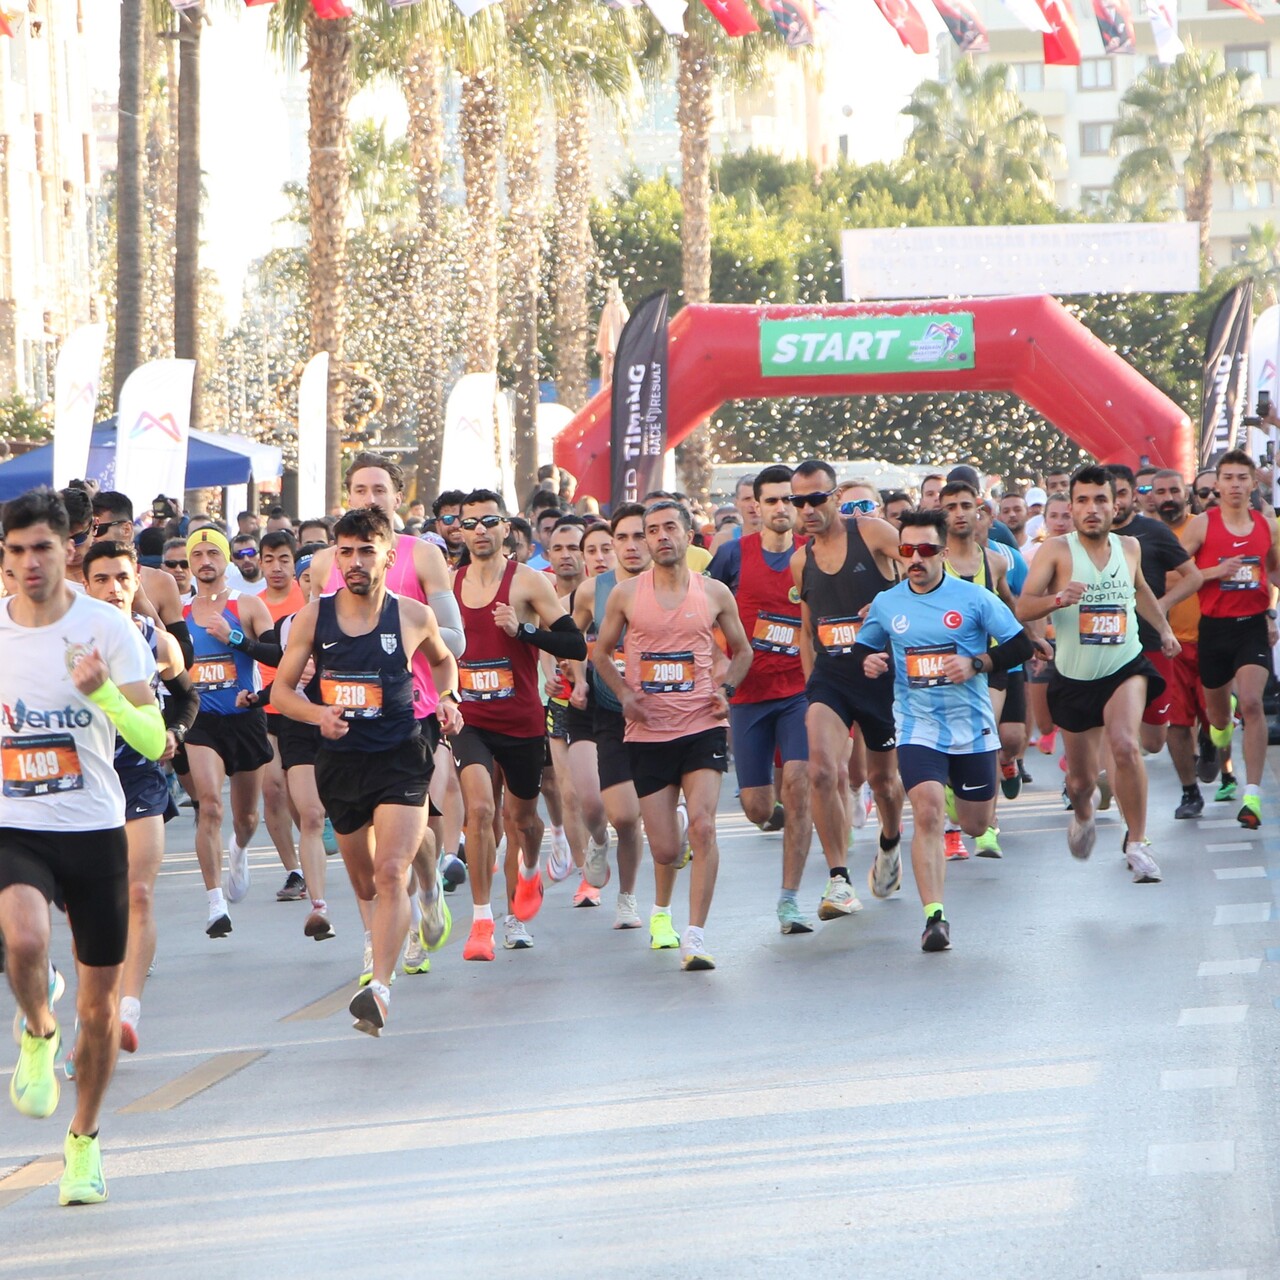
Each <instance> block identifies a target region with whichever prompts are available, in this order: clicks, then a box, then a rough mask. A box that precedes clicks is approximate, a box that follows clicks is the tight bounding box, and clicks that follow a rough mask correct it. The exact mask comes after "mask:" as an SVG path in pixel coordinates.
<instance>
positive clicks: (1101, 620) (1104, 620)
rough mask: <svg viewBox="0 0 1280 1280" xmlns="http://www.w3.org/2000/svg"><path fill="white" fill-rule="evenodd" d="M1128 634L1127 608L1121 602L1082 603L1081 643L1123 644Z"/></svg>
mask: <svg viewBox="0 0 1280 1280" xmlns="http://www.w3.org/2000/svg"><path fill="white" fill-rule="evenodd" d="M1128 634H1129V610H1128V609H1127V608H1126V607H1125V606H1124V605H1122V604H1082V605H1081V606H1080V643H1081V644H1124V642H1125V638H1126V637H1127V636H1128Z"/></svg>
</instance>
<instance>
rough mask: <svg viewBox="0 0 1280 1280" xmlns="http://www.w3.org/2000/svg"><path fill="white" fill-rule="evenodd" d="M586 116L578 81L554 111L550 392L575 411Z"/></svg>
mask: <svg viewBox="0 0 1280 1280" xmlns="http://www.w3.org/2000/svg"><path fill="white" fill-rule="evenodd" d="M590 203H591V115H590V111H589V109H588V105H587V96H586V93H585V92H584V91H583V88H582V86H581V85H577V86H575V91H574V92H573V94H572V95H571V96H570V97H568V98H567V99H566V100H565V101H564V102H562V103H561V104H560V106H559V107H558V109H557V112H556V220H555V258H556V282H555V289H556V314H555V330H554V339H555V358H556V393H557V398H558V399H559V401H560V403H561V404H563V405H566V406H568V408H570V409H573V410H574V411H575V412H576V411H577V410H578V409H581V408H582V406H583V405H584V404H586V403H587V345H588V341H589V334H588V330H589V327H590V315H589V308H588V305H587V287H588V284H589V283H590V279H591V263H592V259H593V258H594V256H595V245H594V244H593V243H592V240H591V217H590V212H591V210H590Z"/></svg>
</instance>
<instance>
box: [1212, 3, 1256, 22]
mask: <svg viewBox="0 0 1280 1280" xmlns="http://www.w3.org/2000/svg"><path fill="white" fill-rule="evenodd" d="M1222 2H1223V4H1229V5H1231V7H1232V8H1233V9H1239V10H1240V12H1241V13H1243V14H1244V16H1245V17H1246V18H1248V19H1249V21H1250V22H1261V21H1262V15H1261V14H1260V13H1259V12H1258V11H1257V9H1255V8H1254V7H1253V5H1251V4H1250V3H1249V0H1222Z"/></svg>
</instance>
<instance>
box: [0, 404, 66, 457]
mask: <svg viewBox="0 0 1280 1280" xmlns="http://www.w3.org/2000/svg"><path fill="white" fill-rule="evenodd" d="M52 439H53V423H52V422H50V421H49V419H48V418H47V417H46V416H45V415H44V414H43V413H41V412H40V407H39V406H38V405H35V404H32V403H31V401H30V400H28V399H27V398H26V396H24V395H22V394H20V393H19V392H16V391H15V392H14V393H13V395H11V396H9V397H8V398H7V399H5V400H0V440H3V441H4V442H5V443H6V444H12V443H15V442H18V441H32V442H35V443H39V444H44V443H45V442H46V441H49V440H52Z"/></svg>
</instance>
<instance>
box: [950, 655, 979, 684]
mask: <svg viewBox="0 0 1280 1280" xmlns="http://www.w3.org/2000/svg"><path fill="white" fill-rule="evenodd" d="M942 670H943V673H944V674H945V675H946V677H947V680H948V682H949V683H951V684H964V683H965V681H967V680H972V679H973V677H974V676H976V675H977V674H978V673H977V672H976V671H975V670H974V669H973V659H972V658H971V657H970V656H969V655H968V654H967V653H948V654H946V655H945V656H944V657H943V659H942Z"/></svg>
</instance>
